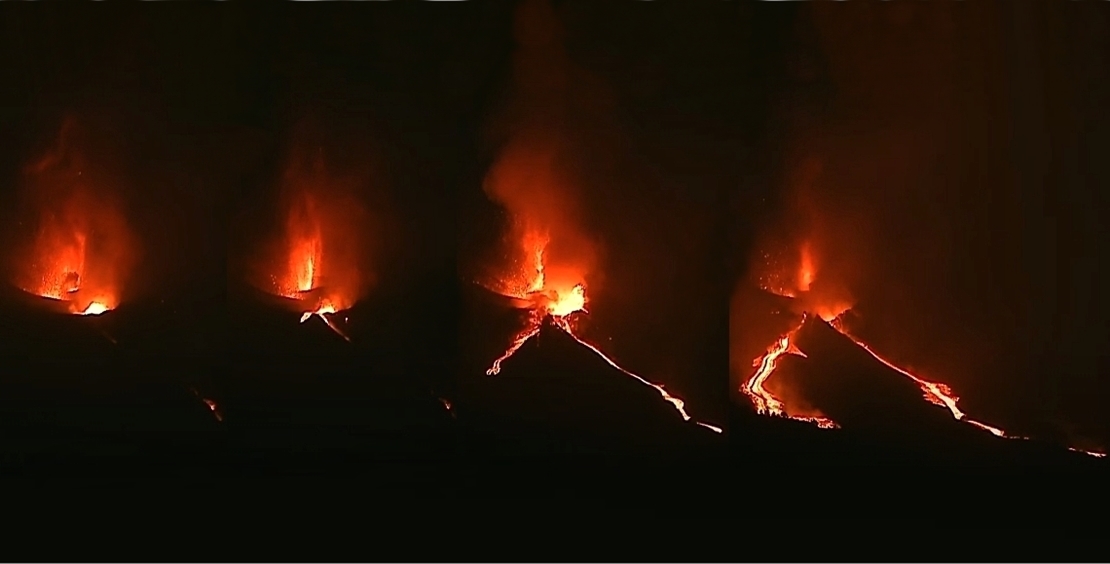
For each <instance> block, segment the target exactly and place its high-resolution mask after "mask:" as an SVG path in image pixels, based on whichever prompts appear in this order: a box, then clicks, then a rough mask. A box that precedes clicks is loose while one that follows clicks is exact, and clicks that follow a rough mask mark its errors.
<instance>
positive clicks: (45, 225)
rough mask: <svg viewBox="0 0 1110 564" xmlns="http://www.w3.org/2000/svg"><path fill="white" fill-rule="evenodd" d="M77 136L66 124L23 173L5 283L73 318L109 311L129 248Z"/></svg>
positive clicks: (108, 187) (123, 225) (107, 186)
mask: <svg viewBox="0 0 1110 564" xmlns="http://www.w3.org/2000/svg"><path fill="white" fill-rule="evenodd" d="M83 145H87V143H83V142H82V139H81V131H80V129H79V128H78V126H77V124H76V122H74V121H73V120H67V121H66V122H65V123H64V124H63V126H62V128H61V132H60V133H59V135H58V138H57V141H56V143H55V145H54V146H53V147H52V148H51V149H50V150H49V151H47V152H46V153H45V154H44V155H42V156H41V157H40V158H38V159H37V160H35V161H34V162H32V163H31V164H30V165H29V166H27V167H25V168H24V170H23V177H22V185H21V188H22V189H23V194H22V195H23V196H24V205H25V208H26V209H25V213H24V217H26V218H27V219H26V220H24V221H20V222H19V225H20V226H21V227H26V228H27V229H28V232H27V233H26V237H25V242H24V244H23V245H22V248H21V249H19V251H18V252H17V253H16V261H15V264H14V268H13V273H14V275H15V279H14V280H13V282H14V283H15V285H16V286H17V287H19V288H20V289H22V290H23V291H25V292H27V293H30V294H34V295H36V296H40V297H42V298H46V299H47V300H51V301H53V302H56V303H59V304H62V305H63V307H64V310H65V311H66V312H68V313H71V314H75V315H101V314H103V313H105V312H107V311H110V310H112V309H115V308H116V307H117V306H118V305H119V303H120V300H121V296H122V293H123V287H124V283H125V281H126V278H127V276H128V274H129V273H130V269H131V266H132V261H133V258H134V250H135V247H136V245H135V242H134V239H133V237H132V234H131V232H130V229H129V227H128V224H127V221H126V219H125V217H124V215H123V212H122V205H121V204H120V203H119V202H118V201H117V200H116V199H115V197H114V196H115V194H114V193H113V189H114V188H115V185H114V182H113V181H112V180H109V179H108V177H107V176H106V175H105V174H104V172H103V170H102V168H101V167H98V166H97V163H95V162H93V161H92V160H90V159H88V158H86V155H85V153H84V146H83Z"/></svg>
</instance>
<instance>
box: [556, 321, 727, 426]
mask: <svg viewBox="0 0 1110 564" xmlns="http://www.w3.org/2000/svg"><path fill="white" fill-rule="evenodd" d="M557 321H558V323H557V325H558V326H559V328H561V329H562V330H563V331H566V332H567V334H568V335H570V336H571V337H573V338H574V340H575V341H578V343H579V344H581V345H582V346H584V347H586V348H588V349H590V350H591V351H593V352H594V353H595V354H597V356H600V357H601V359H602V360H604V361H605V362H607V363H609V366H612V367H613V368H616V369H617V370H620V371H621V372H622V373H624V375H626V376H631V377H632V378H635V379H636V380H637V381H638V382H640V383H641V384H644V385H645V386H650V387H652V388H653V389H655V391H657V392H659V395H660V396H662V398H663V399H664V400H667V402H668V403H670V404H671V405H673V406H674V408H675V410H676V411H678V413H679V415H681V416H682V419H683V420H684V421H691V418H690V415H689V414H687V413H686V403H685V402H683V401H682V400H680V399H678V398H676V397H674V396H672V395H671V394H669V393H667V390H665V389H663V386H660V385H659V384H653V383H651V382H649V381H648V380H645V379H644V378H642V377H640V376H638V375H636V374H633V373H632V372H629V371H627V370H625V369H624V368H621V367H620V365H618V364H617V363H616V362H614V361H613V359H611V358H609V357H608V356H605V353H603V352H601V350H600V349H598V348H597V347H595V346H594V345H592V344H590V343H588V342H586V341H584V340H582V339H581V338H579V337H578V336H577V335H575V334H574V331H572V330H571V328H570V324H569V323H568V322H567V321H566V319H561V318H557ZM694 423H697V424H698V425H700V426H702V427H705V428H706V429H709V430H711V431H714V432H716V433H720V432H722V431H721V428H720V427H715V426H713V425H710V424H708V423H702V422H701V421H694Z"/></svg>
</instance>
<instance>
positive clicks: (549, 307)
mask: <svg viewBox="0 0 1110 564" xmlns="http://www.w3.org/2000/svg"><path fill="white" fill-rule="evenodd" d="M537 241H542V239H537ZM542 245H543V243H542V242H541V243H540V246H539V247H538V248H537V249H536V250H535V251H534V252H532V253H530V255H531V256H532V257H534V263H533V265H532V266H533V268H534V272H535V274H534V276H533V277H532V280H531V282H530V283H528V284H526V285H525V286H524V287H525V288H527V291H526V292H523V293H520V294H510V293H504V292H502V294H503V295H506V296H508V297H511V298H515V299H517V300H520V303H522V305H523V306H524V307H527V309H529V310H530V314H529V317H528V324H527V326H526V327H525V328H524V329H523V330H522V331H521V332H520V333H518V334H517V335H516V336H515V337H514V338H513V341H512V344H510V345H509V348H508V349H507V350H506V351H505V353H504V354H502V355H501V356H500V357H498V358H497V360H494V361H493V365H492V366H490V368H489V369H488V370H486V375H487V376H494V375H496V374H498V373H500V372H501V363H502V362H504V361H505V360H506V359H508V358H509V357H511V356H512V355H513V354H514V353H516V351H518V350H520V347H522V346H524V343H526V342H528V340H529V339H531V338H532V337H534V336H536V335H537V334H539V332H540V327H541V325H542V323H543V321H544V319H546V318H547V317H548V316H551V319H552V320H553V322H554V324H555V326H556V327H558V328H559V329H561V330H562V331H564V332H565V333H566V334H567V335H570V337H571V338H573V339H574V340H575V341H577V342H578V343H579V344H581V345H582V346H584V347H586V348H588V349H590V350H591V351H593V352H594V354H596V355H598V356H599V357H601V359H602V360H604V361H605V362H606V363H608V364H609V366H612V367H613V368H615V369H617V370H619V371H620V372H621V373H623V374H624V375H626V376H629V377H631V378H634V379H636V381H638V382H640V383H641V384H644V385H645V386H650V387H651V388H653V389H654V390H655V391H656V392H658V393H659V395H660V396H661V397H662V398H663V399H664V400H666V401H667V402H668V403H670V404H671V405H672V406H673V407H674V408H675V410H676V411H678V413H679V415H681V416H682V419H683V420H684V421H693V419H692V418H691V417H690V415H689V414H688V413H686V403H685V402H683V401H682V400H681V399H679V398H676V397H674V396H672V395H671V394H670V393H668V392H667V391H666V390H665V389H664V388H663V386H661V385H659V384H655V383H653V382H651V381H649V380H646V379H645V378H643V377H641V376H639V375H637V374H634V373H632V372H630V371H628V370H625V369H624V368H622V367H621V366H620V365H619V364H617V363H616V362H615V361H614V360H613V359H611V358H609V357H608V356H607V355H606V354H605V353H603V352H601V349H599V348H597V346H595V345H593V344H592V343H590V342H588V341H586V340H584V339H582V338H581V337H579V336H578V335H577V334H576V333H575V331H574V328H573V327H572V325H571V322H570V316H571V315H574V314H579V313H588V312H587V310H586V303H587V302H588V300H587V299H586V286H585V284H584V283H582V282H578V283H575V284H573V285H571V286H570V287H569V288H564V289H563V290H562V291H560V290H559V289H555V288H550V287H549V285H548V283H547V281H546V279H545V274H544V263H543V251H544V248H543V246H542ZM693 422H694V423H696V424H697V425H700V426H702V427H705V428H706V429H710V430H712V431H714V432H717V433H721V432H722V430H721V428H720V427H716V426H713V425H710V424H708V423H702V422H700V421H693Z"/></svg>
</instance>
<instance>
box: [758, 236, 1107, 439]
mask: <svg viewBox="0 0 1110 564" xmlns="http://www.w3.org/2000/svg"><path fill="white" fill-rule="evenodd" d="M800 263H801V264H800V267H799V272H798V275H797V281H798V288H797V292H796V293H795V292H786V291H781V290H779V291H776V290H774V289H772V288H769V287H767V286H766V285H765V286H764V287H763V289H764V290H766V291H768V292H771V293H774V294H777V295H781V296H784V297H790V298H795V299H802V300H806V302H805V303H806V307H807V308H810V309H812V310H813V311H817V312H819V313H818V316H819V317H821V318H822V319H823V320H824V321H826V322H828V323H829V325H831V326H832V327H833V328H834V329H836V330H837V331H838V332H840V333H841V334H842V335H844V336H845V337H848V338H849V339H851V341H852V342H853V343H855V344H856V345H857V346H859V347H860V348H862V349H863V350H865V351H867V353H868V354H870V355H871V356H872V357H873V358H874V359H875V360H877V361H878V362H880V363H882V364H883V365H884V366H886V367H888V368H890V369H891V370H894V371H895V372H897V373H899V374H901V375H902V376H905V377H906V378H909V379H910V380H912V381H913V382H914V383H915V384H917V386H918V387H919V388H920V389H921V392H922V395H923V397H924V399H925V400H926V401H928V402H930V403H932V404H934V405H937V406H939V407H943V408H945V409H947V410H948V412H949V413H951V414H952V417H953V418H954V419H956V420H957V421H962V422H964V423H967V424H969V425H972V426H974V427H977V428H979V429H982V430H984V431H987V432H989V433H991V434H992V435H994V436H996V437H1001V438H1007V439H1026V440H1027V439H1028V438H1027V437H1021V436H1017V435H1011V434H1008V433H1006V432H1005V431H1004V430H1002V429H999V428H998V427H993V426H991V425H987V424H986V423H983V422H980V421H976V420H974V419H971V418H970V417H968V416H967V414H966V413H964V412H963V411H962V410H961V409H960V408H959V406H958V403H959V400H960V398H959V397H958V396H957V395H956V394H955V393H953V392H952V389H951V388H950V387H949V386H948V385H946V384H943V383H940V382H932V381H929V380H926V379H924V378H921V377H919V376H916V375H914V374H912V373H910V372H909V371H907V370H905V369H903V368H901V367H899V366H897V365H895V364H894V363H892V362H890V361H888V360H886V359H885V358H883V357H881V356H879V354H878V353H876V352H875V351H874V350H872V349H871V347H869V346H868V345H867V344H866V343H864V342H863V341H861V340H860V339H858V338H856V337H855V336H853V335H851V334H850V333H849V332H848V331H847V329H846V328H845V327H844V324H843V323H842V322H841V316H842V315H843V314H844V313H845V312H847V311H848V310H849V309H850V306H848V305H846V304H843V303H839V302H836V303H833V304H828V303H821V301H820V300H814V299H813V297H812V296H810V295H807V293H808V292H809V289H810V285H811V284H812V283H813V281H814V279H815V275H816V269H815V265H814V258H813V254H812V251H811V247H810V246H809V244H808V243H807V244H804V245H803V246H802V251H801V260H800ZM807 315H808V314H803V315H802V323H804V322H805V319H806V316H807ZM800 328H801V325H800V324H799V325H798V327H795V328H794V329H792V330H791V331H790V332H788V333H786V334H785V335H783V336H782V337H780V338H779V339H778V340H777V341H775V342H774V343H773V344H772V345H771V346H770V347H769V348H768V349H767V352H766V353H764V354H763V355H762V356H759V357H756V358H755V360H754V361H753V363H752V364H753V366H755V367H756V371H755V373H754V374H752V376H751V377H749V378H748V379H747V380H746V381H745V382H744V383H743V385H742V387H741V391H742V392H743V393H744V395H746V396H747V397H748V398H749V399H750V400H751V402H752V404H753V405H754V406H755V409H756V411H757V412H758V413H759V414H762V415H771V416H779V417H787V418H790V419H796V420H798V421H806V422H809V423H813V424H815V425H817V426H819V427H821V428H825V429H832V428H837V427H838V425H837V424H836V422H834V421H832V420H831V419H828V418H826V417H823V416H816V417H815V416H803V415H792V414H790V413H789V411H788V409H787V406H786V404H785V403H784V402H783V400H781V399H780V398H778V397H776V396H775V395H774V394H773V393H771V392H770V391H769V390H767V388H766V387H765V384H766V383H767V381H768V379H770V378H771V376H772V375H773V374H774V372H775V368H776V367H777V364H778V360H779V359H780V358H781V357H782V356H783V355H789V354H793V355H797V356H802V357H804V356H805V353H804V352H803V351H801V350H799V349H798V347H797V346H795V345H794V343H793V340H792V339H793V337H794V334H795V333H796V332H797V331H798V329H800ZM1071 450H1073V451H1076V452H1082V453H1084V454H1088V455H1091V456H1095V457H1098V458H1101V457H1104V456H1106V455H1105V454H1104V453H1098V452H1089V451H1084V450H1079V449H1076V448H1072V449H1071Z"/></svg>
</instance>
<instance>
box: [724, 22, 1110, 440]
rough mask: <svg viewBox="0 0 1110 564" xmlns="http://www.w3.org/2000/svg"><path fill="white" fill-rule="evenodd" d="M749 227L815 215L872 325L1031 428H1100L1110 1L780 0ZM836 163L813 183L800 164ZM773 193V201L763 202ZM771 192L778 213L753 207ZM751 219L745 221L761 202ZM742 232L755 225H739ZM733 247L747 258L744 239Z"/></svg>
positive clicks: (893, 347) (904, 351)
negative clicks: (877, 0)
mask: <svg viewBox="0 0 1110 564" xmlns="http://www.w3.org/2000/svg"><path fill="white" fill-rule="evenodd" d="M778 14H779V15H781V16H785V15H786V14H789V16H788V18H787V19H788V21H789V24H788V27H787V28H786V29H784V34H783V35H782V36H780V37H787V38H789V42H788V44H785V45H783V49H782V50H781V51H780V54H779V55H778V59H779V60H780V61H782V63H784V64H781V65H780V66H778V67H777V69H778V72H777V73H775V76H774V81H773V84H774V85H775V86H774V92H775V93H776V94H775V96H774V98H775V99H774V100H773V101H772V102H773V103H771V104H769V105H768V108H769V110H770V112H769V113H768V118H769V119H768V122H767V123H768V124H769V127H767V128H766V129H765V137H764V142H762V143H760V144H759V146H762V147H764V148H765V149H764V150H765V151H768V153H769V154H770V155H772V158H770V159H768V160H767V161H765V162H764V165H763V166H757V167H755V169H756V170H759V171H762V173H763V175H764V176H763V178H764V179H765V180H766V182H761V183H758V184H762V186H758V185H756V184H757V183H753V185H749V186H746V187H745V189H744V193H743V194H742V195H741V197H740V198H738V200H741V201H743V202H744V204H746V205H747V206H748V207H746V208H745V209H741V210H740V211H739V213H741V214H742V215H741V217H743V218H744V219H743V220H741V221H740V222H739V224H740V225H741V226H744V225H755V226H757V227H756V229H755V231H756V232H757V233H759V232H762V233H771V232H776V231H779V232H781V231H782V230H784V229H785V230H786V231H787V232H788V233H789V231H790V230H791V229H806V228H810V227H813V226H814V225H813V224H807V223H806V222H807V221H808V220H809V218H807V217H806V216H805V215H804V213H803V212H804V210H805V209H806V206H807V205H808V206H813V207H815V208H816V209H818V210H820V211H819V212H818V223H817V225H816V229H817V233H818V235H817V236H816V237H817V239H818V240H819V242H820V243H823V244H824V247H825V253H824V255H825V256H823V257H821V258H822V259H823V261H824V263H825V265H824V266H825V270H824V271H823V272H822V273H819V274H818V283H820V282H821V281H822V277H824V279H825V280H826V281H828V280H830V279H831V280H837V281H841V282H843V283H845V284H847V285H848V286H849V287H850V288H851V291H852V294H853V296H854V298H855V301H856V307H855V311H856V312H857V313H860V314H861V315H862V325H860V326H859V328H858V333H859V334H860V335H861V336H862V337H863V338H864V339H865V340H867V341H869V342H870V343H871V344H872V345H873V346H874V347H875V348H876V349H877V350H879V351H882V352H884V354H886V355H887V356H889V357H892V358H894V359H896V360H898V361H899V362H900V363H902V364H903V365H906V366H912V367H914V368H915V369H917V370H918V372H919V373H920V374H922V375H925V376H926V377H931V378H932V379H934V380H939V381H943V382H946V383H948V384H950V385H952V387H953V388H954V389H955V390H956V392H957V394H958V395H960V396H961V398H962V401H961V407H962V408H964V410H965V411H967V412H969V413H970V414H972V417H979V418H980V419H982V420H985V421H990V422H995V423H997V424H999V425H1001V426H1002V427H1004V428H1007V429H1008V430H1011V431H1014V432H1016V433H1018V434H1021V433H1036V432H1039V433H1049V434H1051V433H1054V432H1057V433H1059V432H1063V433H1065V434H1067V435H1068V436H1069V437H1070V438H1071V439H1073V440H1074V439H1075V438H1077V437H1080V436H1083V435H1087V436H1091V435H1094V436H1098V437H1100V438H1101V439H1102V440H1103V441H1105V440H1106V437H1110V424H1108V423H1110V422H1108V421H1107V419H1106V415H1105V410H1103V409H1101V408H1100V407H1098V406H1100V405H1102V404H1103V403H1105V401H1106V399H1107V394H1108V392H1110V390H1108V389H1107V379H1106V377H1105V374H1106V353H1105V352H1104V350H1105V348H1106V344H1107V333H1106V323H1105V322H1104V321H1102V320H1103V319H1105V317H1106V301H1105V299H1104V297H1103V296H1104V294H1105V291H1104V288H1105V279H1104V274H1103V272H1104V270H1105V264H1106V260H1107V252H1106V247H1105V245H1104V244H1103V243H1102V240H1103V239H1104V238H1105V237H1104V235H1105V234H1104V227H1103V224H1104V220H1105V218H1104V215H1105V213H1106V199H1105V197H1104V196H1103V194H1104V193H1105V190H1104V186H1105V185H1106V183H1107V174H1108V168H1107V164H1106V163H1105V162H1104V161H1105V159H1101V158H1100V157H1099V155H1102V154H1104V153H1105V152H1106V150H1107V148H1108V141H1110V128H1108V127H1107V122H1106V117H1105V115H1104V113H1105V112H1103V111H1102V110H1101V108H1103V107H1105V106H1106V104H1107V102H1108V101H1110V98H1108V94H1110V91H1108V90H1107V88H1108V86H1107V84H1108V83H1107V74H1106V73H1107V60H1106V56H1107V53H1110V50H1108V49H1107V47H1108V46H1110V44H1108V37H1110V36H1108V33H1107V31H1108V29H1110V28H1108V25H1110V19H1108V17H1110V16H1108V13H1107V12H1106V11H1105V10H1103V9H1100V7H1098V6H1095V5H1090V4H1027V3H1012V4H993V3H971V4H943V5H941V4H905V3H903V4H874V3H855V4H844V5H839V4H838V5H827V4H807V5H805V6H797V7H790V8H785V7H784V9H782V10H780V11H779V12H778ZM809 159H815V160H817V161H818V162H820V163H821V164H822V166H823V172H822V173H821V175H820V176H819V177H818V179H817V180H816V181H815V182H814V183H812V184H810V185H808V186H806V187H803V186H801V185H800V183H799V182H798V181H797V178H798V176H797V175H796V174H795V173H797V172H798V170H799V169H800V168H801V167H802V166H803V164H804V163H805V162H806V161H807V160H809ZM762 198H766V199H767V203H768V204H769V205H770V206H771V207H770V208H758V207H756V206H754V204H755V202H757V201H758V200H759V199H762ZM757 209H765V210H766V213H755V210H757ZM749 220H750V221H749ZM737 240H742V239H737ZM748 243H749V244H747V245H743V244H742V245H741V246H740V249H741V251H740V252H739V253H737V256H736V258H737V259H738V260H742V261H744V262H745V263H747V264H751V263H750V262H748V261H749V259H750V258H751V256H752V252H753V251H754V249H755V247H754V246H753V245H751V243H752V240H751V239H749V240H748Z"/></svg>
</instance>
